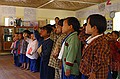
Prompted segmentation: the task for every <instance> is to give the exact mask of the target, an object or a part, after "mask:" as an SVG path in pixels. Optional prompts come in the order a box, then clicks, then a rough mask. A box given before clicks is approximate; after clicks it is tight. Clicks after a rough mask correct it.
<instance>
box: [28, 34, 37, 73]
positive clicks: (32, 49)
mask: <svg viewBox="0 0 120 79" xmlns="http://www.w3.org/2000/svg"><path fill="white" fill-rule="evenodd" d="M37 48H38V42H37V40H36V39H35V36H34V34H33V33H31V42H29V44H28V47H27V52H26V56H27V57H28V58H30V63H28V64H29V65H30V71H31V72H37V71H38V68H37V58H38V53H37V52H36V50H37ZM29 65H27V66H29ZM28 68H29V67H28Z"/></svg>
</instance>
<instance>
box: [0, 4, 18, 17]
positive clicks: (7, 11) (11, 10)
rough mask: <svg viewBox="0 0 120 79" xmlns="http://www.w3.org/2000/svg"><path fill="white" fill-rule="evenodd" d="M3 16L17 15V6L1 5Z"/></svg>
mask: <svg viewBox="0 0 120 79" xmlns="http://www.w3.org/2000/svg"><path fill="white" fill-rule="evenodd" d="M1 9H2V16H15V15H16V8H15V7H11V6H1Z"/></svg>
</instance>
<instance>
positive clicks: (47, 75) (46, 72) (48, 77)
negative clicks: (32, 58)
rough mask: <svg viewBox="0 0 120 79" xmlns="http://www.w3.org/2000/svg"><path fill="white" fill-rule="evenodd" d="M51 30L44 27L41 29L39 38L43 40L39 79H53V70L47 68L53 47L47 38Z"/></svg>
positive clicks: (48, 26) (48, 27) (47, 26)
mask: <svg viewBox="0 0 120 79" xmlns="http://www.w3.org/2000/svg"><path fill="white" fill-rule="evenodd" d="M51 31H52V28H51V27H50V25H46V26H44V27H42V28H41V37H43V38H44V41H43V42H42V44H41V46H40V47H42V50H41V61H40V79H54V75H53V73H54V70H52V68H51V67H49V66H48V63H49V58H50V54H51V50H52V46H53V41H52V40H51V39H50V38H49V37H50V33H51Z"/></svg>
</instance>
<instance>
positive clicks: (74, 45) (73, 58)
mask: <svg viewBox="0 0 120 79" xmlns="http://www.w3.org/2000/svg"><path fill="white" fill-rule="evenodd" d="M79 28H80V23H79V21H78V20H77V19H76V18H75V17H68V18H66V19H65V20H64V22H63V27H62V33H64V34H66V35H67V36H66V37H65V38H64V41H63V44H62V48H61V51H60V54H59V59H60V58H62V64H63V67H62V79H79V63H80V57H81V52H80V41H79V39H78V32H79ZM61 52H62V53H63V55H61V54H62V53H61ZM60 56H61V57H60Z"/></svg>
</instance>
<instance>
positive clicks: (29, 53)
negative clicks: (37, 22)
mask: <svg viewBox="0 0 120 79" xmlns="http://www.w3.org/2000/svg"><path fill="white" fill-rule="evenodd" d="M37 48H38V42H37V40H36V39H35V36H34V34H33V33H31V32H30V31H28V30H24V31H23V33H15V35H14V37H13V43H12V45H11V49H12V51H11V53H12V54H13V57H14V64H15V66H17V67H20V68H21V69H26V70H29V69H30V71H31V72H37V71H38V70H39V69H38V67H37V59H38V54H37V52H36V50H37Z"/></svg>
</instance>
